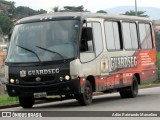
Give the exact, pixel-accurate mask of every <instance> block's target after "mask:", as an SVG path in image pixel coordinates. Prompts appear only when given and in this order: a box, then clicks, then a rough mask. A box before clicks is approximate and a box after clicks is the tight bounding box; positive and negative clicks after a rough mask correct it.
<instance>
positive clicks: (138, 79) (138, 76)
mask: <svg viewBox="0 0 160 120" xmlns="http://www.w3.org/2000/svg"><path fill="white" fill-rule="evenodd" d="M134 76H135V77H136V78H137V82H138V84H139V85H140V84H141V79H140V75H139V73H135V74H134Z"/></svg>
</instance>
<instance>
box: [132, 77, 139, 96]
mask: <svg viewBox="0 0 160 120" xmlns="http://www.w3.org/2000/svg"><path fill="white" fill-rule="evenodd" d="M133 93H134V94H135V95H137V94H138V85H137V82H136V81H135V80H134V82H133Z"/></svg>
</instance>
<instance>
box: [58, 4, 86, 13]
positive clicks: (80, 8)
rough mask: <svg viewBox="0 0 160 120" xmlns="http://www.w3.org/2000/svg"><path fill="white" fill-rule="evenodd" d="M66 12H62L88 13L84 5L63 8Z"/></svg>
mask: <svg viewBox="0 0 160 120" xmlns="http://www.w3.org/2000/svg"><path fill="white" fill-rule="evenodd" d="M63 8H64V10H61V12H64V11H71V12H88V10H84V7H83V5H81V6H77V7H75V6H64V7H63Z"/></svg>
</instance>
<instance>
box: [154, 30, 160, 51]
mask: <svg viewBox="0 0 160 120" xmlns="http://www.w3.org/2000/svg"><path fill="white" fill-rule="evenodd" d="M155 38H156V49H157V51H160V34H159V33H158V32H155Z"/></svg>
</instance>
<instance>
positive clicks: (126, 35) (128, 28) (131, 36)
mask: <svg viewBox="0 0 160 120" xmlns="http://www.w3.org/2000/svg"><path fill="white" fill-rule="evenodd" d="M123 39H124V44H125V48H126V49H137V48H138V39H137V29H136V24H135V23H123Z"/></svg>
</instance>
